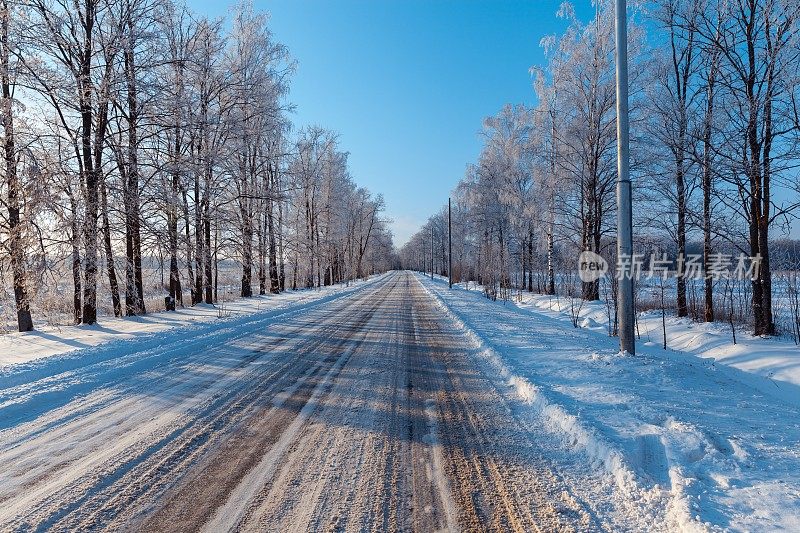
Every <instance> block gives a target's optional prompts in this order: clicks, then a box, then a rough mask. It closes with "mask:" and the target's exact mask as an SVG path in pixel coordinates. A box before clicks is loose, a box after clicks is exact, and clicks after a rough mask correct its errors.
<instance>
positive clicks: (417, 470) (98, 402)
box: [0, 272, 597, 532]
mask: <svg viewBox="0 0 800 533" xmlns="http://www.w3.org/2000/svg"><path fill="white" fill-rule="evenodd" d="M131 346H133V347H134V348H131ZM126 349H128V350H129V351H130V353H126V354H125V355H124V356H120V357H118V358H114V359H111V360H107V361H100V362H97V363H93V364H87V365H86V366H83V367H79V368H75V369H70V370H67V371H64V372H62V373H56V374H54V375H50V376H41V377H37V378H36V379H31V380H29V381H25V380H21V381H20V382H19V383H8V384H6V385H7V386H6V387H5V388H4V389H2V390H0V465H2V469H0V470H1V471H0V530H4V531H5V530H31V529H33V530H45V529H54V530H87V529H109V530H137V531H170V532H174V531H198V530H200V531H210V532H219V531H226V530H241V531H367V530H371V531H439V530H444V531H448V530H449V531H473V530H502V531H548V532H549V531H562V530H563V531H586V530H592V529H596V528H597V525H596V524H595V523H594V522H593V518H592V516H593V515H592V513H591V512H587V511H586V510H584V507H583V505H582V504H581V503H580V502H579V501H578V500H577V499H575V498H573V497H572V496H570V492H569V491H568V490H566V489H565V487H563V486H562V484H563V482H562V480H561V479H560V478H559V476H558V474H557V473H556V472H555V471H554V469H553V468H552V467H551V465H549V464H548V462H547V461H546V460H545V459H544V458H543V456H542V454H541V453H539V449H538V448H537V443H536V442H534V438H533V437H532V436H531V435H530V434H529V433H528V432H526V431H525V430H524V429H522V428H520V426H519V424H518V422H517V420H516V419H515V418H514V414H513V412H512V409H510V408H509V406H508V405H507V404H506V403H505V401H504V400H503V398H502V394H501V393H500V392H499V391H497V390H496V389H495V388H494V386H493V385H492V380H491V379H490V376H486V375H484V374H483V373H481V371H480V370H478V369H477V367H476V365H474V364H472V363H471V360H470V358H469V357H468V356H467V355H466V354H467V353H468V352H469V345H468V341H467V339H465V338H463V334H459V332H458V329H457V328H456V327H454V324H453V323H451V321H450V319H449V318H448V317H447V315H446V314H445V313H444V312H443V311H442V310H441V309H440V308H438V307H436V305H434V303H432V299H431V296H430V295H429V294H428V293H427V291H426V289H425V288H424V287H423V286H422V285H420V283H419V282H418V281H417V280H416V279H415V278H414V276H413V275H411V274H409V273H404V272H394V273H390V274H388V275H386V276H384V277H382V278H380V279H379V280H377V281H374V282H372V283H370V284H365V285H364V287H363V288H361V289H359V290H357V291H354V292H351V293H348V294H346V295H344V296H341V297H338V298H335V299H331V300H330V301H325V302H320V303H319V304H318V305H312V306H309V307H308V308H307V309H306V310H305V311H303V312H302V313H295V314H291V313H289V314H287V316H285V317H283V318H276V319H275V320H272V321H267V322H265V321H264V320H259V319H258V317H257V316H254V318H253V320H252V321H251V322H248V321H244V322H242V323H241V324H240V326H239V327H237V328H236V330H235V331H230V332H226V333H220V332H217V333H209V334H208V335H207V336H204V337H202V338H195V339H187V340H186V345H185V346H165V347H163V348H161V349H153V348H152V347H148V349H146V350H145V349H143V350H142V351H141V352H137V351H136V349H135V344H131V345H130V346H128V347H127V348H126ZM173 352H174V353H173ZM170 353H173V355H170V356H167V355H169V354H170ZM165 354H166V355H165ZM20 398H23V399H24V400H25V401H21V400H20ZM3 402H5V403H3ZM14 402H17V403H20V402H21V403H20V405H21V406H22V407H24V409H23V408H22V407H20V408H19V409H16V410H15V409H14V405H15V404H14ZM3 407H5V408H3ZM3 418H4V419H3Z"/></svg>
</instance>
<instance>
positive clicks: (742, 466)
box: [423, 279, 800, 531]
mask: <svg viewBox="0 0 800 533" xmlns="http://www.w3.org/2000/svg"><path fill="white" fill-rule="evenodd" d="M423 284H424V285H425V286H426V287H427V288H428V289H429V290H430V291H431V292H432V293H433V294H435V295H436V296H437V298H436V299H437V301H438V304H439V305H440V306H441V307H442V309H444V310H445V312H447V313H448V314H449V315H450V316H451V317H453V318H454V319H455V320H456V322H457V323H459V324H460V325H461V327H462V329H463V330H464V332H465V334H466V335H467V336H469V337H470V338H471V339H472V340H473V341H474V342H475V343H476V345H477V346H479V347H480V351H479V353H481V354H482V355H483V356H484V359H485V360H487V361H488V362H489V363H490V365H491V366H492V367H493V368H494V369H495V371H496V373H497V375H498V380H499V381H500V382H501V385H502V384H504V385H507V386H508V387H509V391H510V393H511V394H512V395H513V396H514V397H516V398H517V399H518V401H519V403H520V404H524V406H526V408H527V411H528V415H529V416H530V417H531V420H532V422H533V421H538V423H539V424H540V426H544V427H545V429H547V430H548V431H549V432H550V433H552V434H553V435H555V436H557V437H558V439H559V442H560V444H561V446H562V447H565V448H569V449H574V450H579V451H580V452H581V453H582V454H583V455H584V456H585V457H586V459H587V463H588V466H589V467H590V468H596V469H602V470H603V471H605V472H607V473H608V474H609V475H611V476H613V479H614V480H615V485H616V489H615V490H616V491H617V492H618V493H619V498H620V499H629V500H630V502H631V504H632V505H635V506H636V508H637V509H636V510H635V511H633V510H632V511H631V512H632V513H638V515H641V514H642V513H644V514H645V516H651V517H652V519H653V523H654V524H659V523H666V525H667V527H668V528H670V529H680V530H684V531H694V530H723V529H729V528H730V529H734V530H751V531H764V530H773V529H784V530H788V531H800V480H798V479H797V477H796V472H798V471H800V447H799V446H798V443H799V442H800V409H798V407H797V405H796V404H795V402H796V401H797V398H795V399H794V400H795V402H788V401H785V399H784V398H783V396H784V394H783V392H782V390H779V389H777V388H776V387H775V385H772V384H771V382H770V381H769V380H767V379H766V378H762V377H760V376H758V375H756V374H751V373H748V372H745V371H742V370H739V369H737V368H736V367H735V365H731V366H730V367H728V366H726V365H718V364H715V363H714V361H713V360H711V359H702V358H698V357H695V356H692V355H687V354H684V353H677V352H674V351H666V352H665V351H664V350H662V349H660V348H657V347H644V348H642V349H640V352H639V354H638V355H637V356H636V357H623V356H620V355H619V353H618V346H617V340H616V339H614V338H609V337H608V336H607V334H606V332H605V328H604V326H603V323H602V319H603V316H602V315H603V314H604V313H605V312H604V311H603V310H601V309H598V308H597V306H585V308H584V309H582V313H583V314H582V317H583V318H588V319H591V320H592V321H594V322H595V323H597V324H598V327H597V328H596V329H595V328H591V329H582V328H573V327H572V323H571V320H570V317H569V316H566V317H565V316H564V315H563V314H561V313H558V312H557V311H551V310H550V309H546V310H539V309H538V308H537V306H536V305H527V306H526V307H528V310H524V309H520V308H518V307H517V306H515V305H509V304H508V303H503V302H492V301H489V300H487V299H485V298H483V297H482V296H481V295H480V294H479V293H476V292H474V291H465V290H460V288H456V289H455V290H453V291H449V290H447V285H446V284H445V283H442V282H437V281H431V280H429V279H425V280H424V281H423ZM544 300H547V297H546V296H545V297H543V300H539V302H540V303H541V302H542V301H544ZM566 312H567V313H568V312H569V311H568V310H567V311H566ZM640 327H641V324H640ZM720 335H721V333H720ZM668 336H669V330H668ZM668 338H669V337H668ZM760 341H761V340H760ZM778 343H780V341H776V344H778ZM716 349H719V350H724V348H720V347H716ZM766 384H770V386H772V387H773V388H774V389H775V391H771V392H772V393H771V394H767V393H766V391H763V390H762V389H763V388H765V387H764V386H765V385H766ZM782 385H783V386H785V387H792V386H794V385H793V384H791V383H785V384H782ZM572 467H573V468H574V465H573V466H572ZM564 468H566V469H568V468H570V465H564ZM632 515H633V514H632Z"/></svg>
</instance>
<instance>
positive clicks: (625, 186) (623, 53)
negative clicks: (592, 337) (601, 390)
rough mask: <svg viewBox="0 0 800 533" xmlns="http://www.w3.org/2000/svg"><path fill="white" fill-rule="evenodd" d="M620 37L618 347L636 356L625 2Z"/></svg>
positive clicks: (619, 4) (620, 7)
mask: <svg viewBox="0 0 800 533" xmlns="http://www.w3.org/2000/svg"><path fill="white" fill-rule="evenodd" d="M615 4H616V18H615V24H616V37H617V261H618V263H619V264H621V265H624V266H625V268H623V269H622V270H620V269H618V273H619V274H621V275H620V279H619V282H618V284H617V286H618V287H619V289H618V290H619V294H618V301H619V310H618V311H617V312H618V313H619V347H620V350H621V351H622V352H623V353H624V352H627V353H629V354H630V355H634V354H636V344H635V340H634V335H633V326H634V316H633V268H632V266H633V265H632V259H633V256H632V254H633V220H632V214H631V178H630V175H629V172H628V160H629V156H630V155H629V151H628V150H629V147H628V139H629V134H628V22H627V2H626V0H616V2H615Z"/></svg>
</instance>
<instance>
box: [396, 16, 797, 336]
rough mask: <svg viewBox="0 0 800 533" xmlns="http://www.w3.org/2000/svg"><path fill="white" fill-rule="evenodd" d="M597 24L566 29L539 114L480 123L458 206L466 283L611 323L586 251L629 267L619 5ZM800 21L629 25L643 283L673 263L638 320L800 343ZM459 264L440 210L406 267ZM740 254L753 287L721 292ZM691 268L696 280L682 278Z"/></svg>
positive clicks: (671, 20) (456, 233)
mask: <svg viewBox="0 0 800 533" xmlns="http://www.w3.org/2000/svg"><path fill="white" fill-rule="evenodd" d="M594 11H595V16H594V18H593V19H592V20H579V18H578V17H577V16H576V14H575V11H574V9H573V8H572V6H571V5H570V4H569V3H564V4H562V5H561V8H560V9H559V11H558V13H557V14H556V16H558V17H560V18H561V19H563V20H564V22H565V25H566V30H565V31H564V32H563V33H562V34H559V35H548V36H545V37H544V38H542V40H541V46H542V47H543V48H544V51H545V54H546V58H547V62H546V64H545V65H539V66H535V67H533V68H532V69H531V73H532V77H533V89H534V91H535V95H536V102H537V103H536V105H535V106H526V105H511V104H508V105H506V106H505V107H503V108H502V109H501V110H500V111H499V113H497V114H496V115H494V116H490V117H488V118H486V119H485V120H484V122H483V125H482V129H481V130H480V135H481V137H482V139H483V147H482V149H481V152H480V155H479V157H478V159H477V161H475V162H474V163H472V164H469V165H468V166H467V168H466V172H465V175H464V177H463V178H462V179H461V181H460V182H459V184H458V186H457V188H456V190H455V191H454V197H453V207H452V216H451V221H450V222H451V224H452V256H453V257H452V269H453V272H452V274H453V277H454V280H455V281H457V282H458V281H472V280H474V281H477V282H479V283H481V284H483V286H484V290H485V292H486V294H487V296H488V297H490V298H506V299H508V298H512V297H513V296H514V294H516V293H515V291H525V290H527V291H535V292H539V293H543V294H551V295H559V296H562V297H566V298H570V299H572V300H573V301H574V302H577V303H574V304H573V305H581V304H580V302H581V301H596V300H606V301H607V302H608V306H609V309H610V310H611V312H610V313H609V314H610V315H614V314H615V310H616V287H615V279H614V277H613V276H607V277H606V278H603V279H600V280H596V281H590V282H583V281H581V280H580V279H579V277H578V255H579V254H580V253H581V251H592V252H596V253H599V254H601V255H602V256H603V257H604V258H605V259H606V260H608V261H609V263H610V264H611V265H614V264H615V263H616V262H617V258H616V178H617V160H616V157H617V147H616V144H617V130H616V112H615V105H616V93H615V71H614V68H615V63H614V54H615V45H614V5H613V2H610V1H607V0H599V1H598V2H596V3H595V10H594ZM799 19H800V4H798V3H797V2H795V1H793V0H733V1H728V0H654V1H651V2H639V3H637V4H636V5H635V6H632V9H630V11H629V36H628V38H629V45H628V49H629V77H630V131H631V141H630V142H631V148H630V150H631V176H632V180H633V187H634V189H633V206H634V207H633V217H634V253H636V254H640V255H641V256H642V257H643V258H644V269H645V270H648V269H649V268H650V266H652V265H651V263H652V262H653V261H654V259H653V258H659V259H660V258H662V257H664V258H667V260H668V261H669V263H670V264H671V267H670V271H671V272H672V274H673V275H670V276H669V278H668V279H667V280H664V279H663V278H658V279H656V280H653V279H643V280H641V281H640V282H635V296H634V297H635V301H636V304H637V309H638V310H640V311H641V310H646V309H649V308H653V307H659V306H660V307H661V308H662V309H663V308H665V307H666V308H669V309H671V310H672V312H674V313H675V314H677V316H678V317H691V318H693V319H694V320H697V321H707V322H711V321H715V320H718V321H719V320H722V321H726V322H727V321H729V322H730V323H731V325H733V324H734V323H737V324H740V325H745V326H746V327H748V328H749V329H750V330H751V332H753V333H754V334H755V335H773V334H776V333H786V334H791V335H794V337H795V340H796V341H797V340H798V338H800V318H799V314H798V298H797V294H798V283H797V271H798V270H800V255H798V244H800V243H798V242H797V241H796V240H793V238H795V237H796V235H797V234H796V232H793V231H792V228H796V227H797V216H798V210H797V208H798V205H800V203H799V202H800V176H798V163H800V115H799V112H800V20H799ZM448 250H449V246H448V211H447V206H445V207H444V208H443V209H442V211H440V212H439V213H437V214H435V215H434V216H432V217H431V218H430V219H429V220H428V221H427V224H426V225H425V227H423V228H422V229H421V230H420V231H419V232H418V233H417V234H416V235H415V236H414V237H413V238H412V239H411V241H410V242H409V243H408V244H406V245H405V246H404V247H403V249H402V250H401V257H402V260H403V263H404V265H405V266H407V267H408V268H414V269H417V270H422V271H429V272H436V273H438V274H443V275H447V274H448V272H447V269H448V264H449V257H448V253H449V251H448ZM739 255H742V256H746V257H747V258H756V259H755V261H757V262H758V268H756V269H755V271H754V275H753V276H750V277H748V278H747V279H744V280H741V279H739V280H737V279H732V276H727V275H725V276H717V275H715V272H714V270H713V268H712V265H713V264H715V262H719V261H720V259H721V258H722V259H723V260H725V261H728V262H730V263H731V265H732V266H731V269H732V270H733V269H734V268H735V267H736V263H737V259H736V258H737V257H738V256H739ZM692 256H695V257H697V258H698V259H699V262H700V264H701V267H704V268H701V269H700V270H699V272H700V275H699V276H692V277H689V276H678V275H674V274H675V273H676V272H678V271H680V270H681V266H682V265H684V264H686V263H687V261H688V258H690V257H692ZM751 278H752V279H751ZM612 320H613V319H612ZM610 333H611V334H615V333H616V331H615V328H614V327H612V328H610Z"/></svg>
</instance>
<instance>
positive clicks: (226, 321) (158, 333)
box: [0, 276, 380, 375]
mask: <svg viewBox="0 0 800 533" xmlns="http://www.w3.org/2000/svg"><path fill="white" fill-rule="evenodd" d="M378 277H380V276H374V277H372V278H370V279H369V280H367V283H371V282H373V281H375V280H376V279H378ZM363 285H364V282H361V281H358V282H355V283H350V284H349V286H346V285H344V284H341V285H333V286H329V287H323V288H320V289H304V290H297V291H286V292H283V293H281V294H270V295H264V296H253V297H252V298H236V299H234V300H231V301H229V302H224V303H219V304H217V305H210V304H199V305H196V306H194V307H185V308H179V309H178V310H177V311H175V312H157V313H150V314H147V315H145V316H140V317H126V318H113V317H100V318H99V320H98V324H96V325H93V326H66V327H53V326H43V327H41V328H39V329H37V330H36V331H32V332H30V333H9V334H6V335H2V336H0V375H2V374H4V373H7V372H9V371H11V368H9V366H14V367H15V368H14V370H13V371H14V372H16V371H19V370H20V368H19V365H24V364H27V365H26V366H40V365H41V364H42V363H43V362H37V360H39V359H43V358H47V359H53V360H57V359H61V357H60V356H62V355H66V354H70V352H75V351H76V350H83V349H87V348H93V347H96V346H99V347H101V348H103V349H104V351H105V352H108V354H107V355H108V356H113V353H114V352H115V351H119V352H120V353H122V352H124V351H125V348H124V345H117V344H116V343H118V342H125V341H134V340H135V341H136V342H137V343H154V344H159V345H161V344H168V343H178V342H183V341H185V340H188V339H191V338H193V337H196V336H197V335H198V334H200V333H202V332H203V331H204V330H205V329H207V328H208V327H209V326H211V327H216V326H219V325H225V326H234V325H235V323H236V321H239V320H242V319H246V318H247V317H249V316H252V315H255V314H259V313H261V314H263V313H272V312H278V311H281V310H285V309H288V308H291V307H295V306H299V305H303V304H309V303H314V302H318V301H327V300H330V299H331V298H335V297H337V296H340V295H342V294H345V293H347V292H350V291H352V290H355V289H356V288H360V287H362V286H363ZM109 343H114V344H113V345H111V346H105V345H107V344H109ZM136 347H137V348H138V347H141V344H137V345H136ZM94 351H97V350H94ZM72 355H75V356H76V357H77V356H78V355H79V354H70V356H69V357H68V358H71V357H72Z"/></svg>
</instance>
